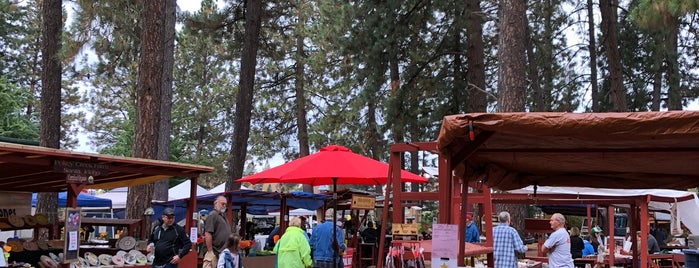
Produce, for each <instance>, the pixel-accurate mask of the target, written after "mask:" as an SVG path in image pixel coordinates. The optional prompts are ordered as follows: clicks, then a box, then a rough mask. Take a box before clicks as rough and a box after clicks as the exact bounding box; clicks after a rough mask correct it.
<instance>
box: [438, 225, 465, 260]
mask: <svg viewBox="0 0 699 268" xmlns="http://www.w3.org/2000/svg"><path fill="white" fill-rule="evenodd" d="M458 255H459V226H458V225H455V224H433V225H432V268H456V267H457V265H458V262H457V261H456V259H457V258H458Z"/></svg>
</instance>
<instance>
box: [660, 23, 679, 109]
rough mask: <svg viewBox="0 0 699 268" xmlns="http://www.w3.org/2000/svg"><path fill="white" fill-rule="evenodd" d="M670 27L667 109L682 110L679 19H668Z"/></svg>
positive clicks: (666, 57) (667, 37) (666, 39)
mask: <svg viewBox="0 0 699 268" xmlns="http://www.w3.org/2000/svg"><path fill="white" fill-rule="evenodd" d="M668 22H669V27H668V29H666V31H667V33H666V35H665V45H664V47H665V52H666V53H667V54H666V56H665V66H667V71H666V72H665V75H666V76H667V109H668V110H682V92H681V91H682V89H681V88H680V67H679V63H678V62H677V60H678V57H677V39H678V36H679V32H680V29H679V23H680V22H679V19H678V18H677V17H674V16H672V17H669V18H668Z"/></svg>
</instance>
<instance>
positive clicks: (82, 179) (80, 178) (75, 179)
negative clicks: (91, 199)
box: [66, 174, 95, 184]
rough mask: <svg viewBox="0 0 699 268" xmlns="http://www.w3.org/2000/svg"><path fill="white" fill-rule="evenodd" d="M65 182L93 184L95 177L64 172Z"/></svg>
mask: <svg viewBox="0 0 699 268" xmlns="http://www.w3.org/2000/svg"><path fill="white" fill-rule="evenodd" d="M66 183H77V184H93V183H95V179H94V178H93V177H92V176H88V175H83V174H66Z"/></svg>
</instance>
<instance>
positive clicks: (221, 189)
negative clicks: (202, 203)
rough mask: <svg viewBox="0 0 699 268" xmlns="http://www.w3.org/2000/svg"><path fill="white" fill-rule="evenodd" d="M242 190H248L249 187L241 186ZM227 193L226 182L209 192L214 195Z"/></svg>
mask: <svg viewBox="0 0 699 268" xmlns="http://www.w3.org/2000/svg"><path fill="white" fill-rule="evenodd" d="M240 189H241V190H248V187H245V186H242V185H241V186H240ZM225 191H226V183H225V182H224V183H221V184H219V185H216V187H214V188H211V189H210V190H209V192H210V193H212V194H218V193H223V192H225Z"/></svg>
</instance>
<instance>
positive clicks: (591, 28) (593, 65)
mask: <svg viewBox="0 0 699 268" xmlns="http://www.w3.org/2000/svg"><path fill="white" fill-rule="evenodd" d="M594 15H595V13H594V6H593V3H592V0H587V28H588V31H587V32H588V39H590V44H589V46H588V47H587V50H588V51H589V53H590V96H591V98H592V100H591V101H592V112H600V108H599V86H598V83H597V44H596V43H597V41H596V35H595V16H594Z"/></svg>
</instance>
